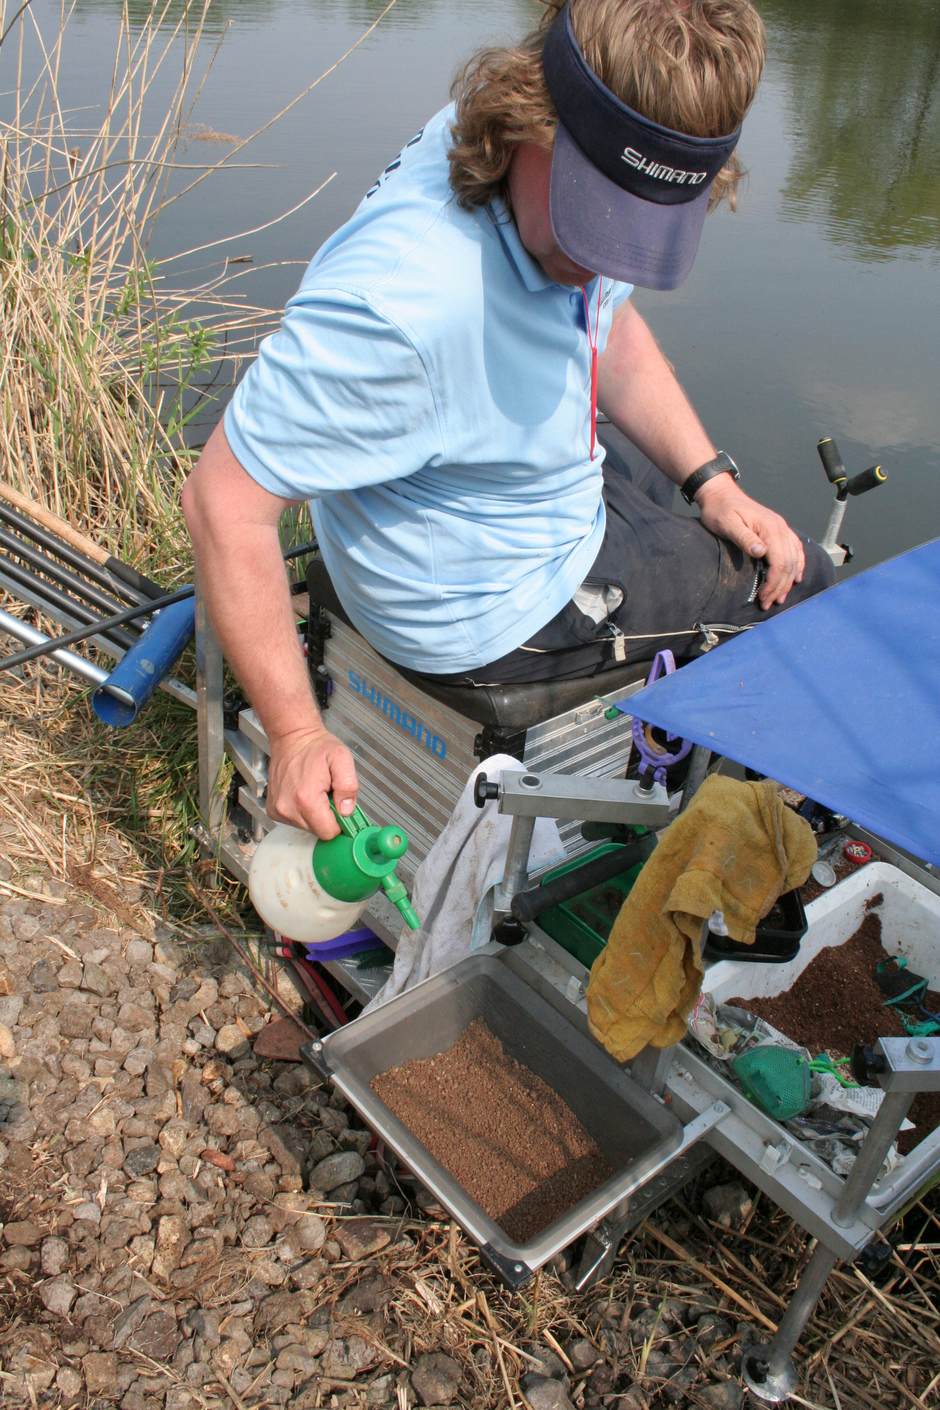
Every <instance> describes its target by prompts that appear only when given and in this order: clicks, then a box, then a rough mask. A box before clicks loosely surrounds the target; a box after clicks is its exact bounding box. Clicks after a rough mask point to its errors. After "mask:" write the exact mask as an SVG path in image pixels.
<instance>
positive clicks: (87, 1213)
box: [72, 1199, 101, 1224]
mask: <svg viewBox="0 0 940 1410" xmlns="http://www.w3.org/2000/svg"><path fill="white" fill-rule="evenodd" d="M72 1218H73V1219H83V1220H85V1221H86V1222H87V1223H89V1224H100V1223H101V1205H100V1204H96V1203H95V1201H94V1200H93V1199H91V1200H85V1201H83V1203H82V1204H76V1205H75V1207H74V1208H73V1210H72Z"/></svg>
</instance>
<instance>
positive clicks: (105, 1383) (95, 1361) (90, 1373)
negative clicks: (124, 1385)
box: [82, 1351, 118, 1399]
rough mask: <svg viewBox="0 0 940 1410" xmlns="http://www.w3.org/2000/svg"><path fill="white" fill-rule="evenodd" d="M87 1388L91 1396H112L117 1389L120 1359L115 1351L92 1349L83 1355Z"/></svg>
mask: <svg viewBox="0 0 940 1410" xmlns="http://www.w3.org/2000/svg"><path fill="white" fill-rule="evenodd" d="M82 1370H83V1371H84V1373H85V1389H86V1390H87V1392H88V1394H89V1396H95V1395H100V1396H103V1397H106V1398H109V1399H110V1398H111V1397H112V1396H113V1395H114V1392H115V1391H116V1390H117V1370H118V1359H117V1356H116V1355H115V1354H114V1352H113V1351H90V1352H89V1353H88V1355H87V1356H84V1357H82Z"/></svg>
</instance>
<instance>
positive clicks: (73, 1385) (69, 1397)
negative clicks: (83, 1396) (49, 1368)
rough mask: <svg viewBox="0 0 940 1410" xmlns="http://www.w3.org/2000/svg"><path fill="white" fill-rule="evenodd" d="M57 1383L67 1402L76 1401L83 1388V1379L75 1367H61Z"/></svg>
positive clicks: (56, 1379) (57, 1373)
mask: <svg viewBox="0 0 940 1410" xmlns="http://www.w3.org/2000/svg"><path fill="white" fill-rule="evenodd" d="M55 1383H56V1385H57V1386H58V1388H59V1390H60V1391H61V1392H62V1396H63V1398H64V1399H65V1400H66V1401H74V1400H75V1398H76V1397H77V1396H78V1394H79V1392H80V1391H81V1388H82V1378H81V1375H80V1374H79V1372H78V1371H76V1370H75V1367H74V1366H60V1367H59V1369H58V1371H57V1372H56V1378H55Z"/></svg>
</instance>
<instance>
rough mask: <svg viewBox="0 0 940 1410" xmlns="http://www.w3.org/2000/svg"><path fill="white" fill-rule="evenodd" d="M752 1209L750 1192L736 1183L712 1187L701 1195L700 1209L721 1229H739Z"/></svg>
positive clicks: (752, 1201)
mask: <svg viewBox="0 0 940 1410" xmlns="http://www.w3.org/2000/svg"><path fill="white" fill-rule="evenodd" d="M753 1208H754V1199H753V1196H752V1194H751V1192H750V1191H749V1190H748V1189H746V1188H745V1186H744V1185H741V1184H739V1183H738V1182H737V1181H731V1182H729V1183H728V1184H726V1185H712V1187H711V1189H710V1190H706V1191H705V1193H704V1194H703V1195H702V1209H703V1210H704V1212H705V1215H706V1218H708V1219H712V1220H714V1222H715V1223H716V1224H720V1225H721V1227H722V1228H723V1229H736V1228H739V1227H740V1226H741V1225H742V1224H743V1223H744V1221H745V1220H746V1219H748V1218H749V1217H750V1214H751V1212H752V1210H753Z"/></svg>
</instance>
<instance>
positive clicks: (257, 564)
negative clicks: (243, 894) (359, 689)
mask: <svg viewBox="0 0 940 1410" xmlns="http://www.w3.org/2000/svg"><path fill="white" fill-rule="evenodd" d="M288 504H289V501H286V500H283V499H280V498H278V497H277V496H276V495H273V494H270V493H269V492H268V491H267V490H264V489H262V488H261V486H260V485H258V484H257V483H256V482H255V481H254V480H253V479H252V478H251V476H250V475H249V474H248V473H247V472H246V471H245V470H244V469H243V467H242V466H241V465H240V464H239V462H238V461H237V460H236V458H235V456H234V455H233V454H232V451H231V449H230V447H229V444H228V441H227V440H226V438H225V433H224V431H223V429H222V426H221V424H220V425H218V426H217V427H216V428H215V430H214V431H213V433H212V435H211V436H210V438H209V441H208V443H207V444H206V448H205V450H204V451H203V453H202V455H201V457H200V459H199V462H198V464H197V465H196V467H195V469H194V470H193V472H192V474H191V475H190V477H189V479H188V480H187V481H186V484H185V485H184V487H183V513H184V514H185V516H186V522H187V524H188V526H189V532H190V535H191V537H192V541H193V550H194V553H195V558H196V571H197V574H198V579H199V587H200V591H201V592H202V594H203V597H204V598H205V601H206V606H207V609H208V612H209V616H210V618H211V620H212V624H213V626H214V627H215V630H216V632H217V634H218V637H219V640H220V642H221V643H222V649H223V651H224V652H225V655H226V657H227V658H228V660H229V662H230V663H231V666H232V669H233V670H234V671H235V674H236V675H237V676H238V679H239V681H240V682H241V683H242V685H243V686H244V688H245V690H246V691H247V693H248V697H249V699H250V700H251V703H252V705H253V706H254V708H255V710H256V711H257V712H258V715H259V717H260V719H261V723H262V724H263V725H264V728H265V731H266V733H267V735H268V739H269V740H270V744H271V766H270V772H269V781H268V812H269V813H270V814H271V816H272V817H274V818H278V819H280V820H282V821H284V822H289V823H293V824H294V826H295V827H304V828H307V829H308V830H309V831H311V832H314V833H316V834H317V836H318V837H335V836H336V834H337V832H338V827H337V824H336V820H335V818H334V817H333V815H332V813H331V812H330V809H329V805H328V802H327V794H328V793H331V792H332V794H333V799H334V802H335V803H336V806H337V808H338V809H339V810H340V811H341V812H343V813H349V812H351V811H352V809H353V807H354V806H355V800H356V791H357V787H358V784H357V781H356V769H355V765H354V763H353V758H352V755H351V754H350V752H349V750H348V749H347V748H346V746H345V745H343V744H341V743H340V741H339V740H338V739H336V738H335V736H334V735H332V734H330V733H329V731H328V730H327V729H326V727H325V726H324V724H323V721H322V719H321V718H320V712H319V710H318V709H317V705H316V701H315V700H314V697H313V691H312V689H311V686H310V678H309V675H308V672H307V666H306V662H305V661H304V657H303V653H302V650H301V647H300V641H299V638H298V635H297V627H296V623H295V620H294V614H293V611H292V609H291V602H290V593H289V590H288V584H287V574H286V571H285V568H284V562H283V559H282V557H281V549H280V542H279V539H278V521H279V519H280V517H281V514H282V513H283V512H284V510H285V509H286V508H287V507H288Z"/></svg>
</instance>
